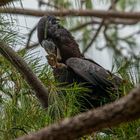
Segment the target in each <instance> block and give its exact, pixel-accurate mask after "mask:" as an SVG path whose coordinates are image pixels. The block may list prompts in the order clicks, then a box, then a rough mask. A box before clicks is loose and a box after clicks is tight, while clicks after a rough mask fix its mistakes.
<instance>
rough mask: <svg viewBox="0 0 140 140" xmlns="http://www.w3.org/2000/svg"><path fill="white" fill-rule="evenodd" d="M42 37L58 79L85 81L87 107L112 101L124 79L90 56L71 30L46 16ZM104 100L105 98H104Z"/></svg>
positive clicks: (40, 33) (40, 32)
mask: <svg viewBox="0 0 140 140" xmlns="http://www.w3.org/2000/svg"><path fill="white" fill-rule="evenodd" d="M37 32H38V40H39V43H40V44H41V45H42V47H44V48H45V50H46V51H47V52H48V62H49V64H50V65H51V66H52V68H53V73H54V76H55V78H56V79H57V80H58V81H60V82H67V83H73V82H77V83H85V84H84V85H85V87H87V88H89V89H90V91H89V92H88V93H87V94H88V95H89V96H87V98H86V100H85V104H84V105H85V106H86V107H87V108H91V107H92V106H94V107H97V106H100V105H101V102H100V100H101V99H104V102H102V103H106V102H110V101H112V97H111V94H110V93H112V94H115V93H117V92H118V90H119V86H120V85H121V82H122V80H121V78H119V77H117V76H115V75H114V74H112V73H111V72H109V71H108V70H106V69H104V68H103V67H102V66H100V65H99V64H97V63H96V62H94V61H92V60H90V59H86V58H85V57H84V56H83V55H82V54H81V52H80V50H79V46H78V44H77V43H76V41H75V40H74V38H73V36H72V35H71V33H70V32H69V31H68V30H67V29H65V28H64V27H63V26H61V25H60V24H59V19H57V18H55V17H54V16H44V17H42V18H41V19H40V21H39V23H38V27H37ZM102 101H103V100H102Z"/></svg>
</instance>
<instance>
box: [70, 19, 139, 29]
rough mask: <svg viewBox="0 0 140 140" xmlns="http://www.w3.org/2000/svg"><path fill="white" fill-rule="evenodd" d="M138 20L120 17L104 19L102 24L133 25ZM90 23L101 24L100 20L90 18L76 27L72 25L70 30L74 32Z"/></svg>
mask: <svg viewBox="0 0 140 140" xmlns="http://www.w3.org/2000/svg"><path fill="white" fill-rule="evenodd" d="M137 23H138V21H137V20H122V19H106V20H105V23H104V24H122V25H134V24H137ZM92 24H101V21H97V20H92V21H89V22H86V23H83V24H80V25H78V26H76V27H73V28H71V29H70V31H71V32H75V31H77V30H80V29H82V28H84V27H86V26H88V25H92Z"/></svg>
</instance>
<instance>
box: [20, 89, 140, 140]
mask: <svg viewBox="0 0 140 140" xmlns="http://www.w3.org/2000/svg"><path fill="white" fill-rule="evenodd" d="M139 117H140V87H138V88H136V89H134V90H132V91H131V92H130V93H129V94H128V95H127V96H125V97H123V98H121V99H119V100H118V101H115V102H113V103H111V104H107V105H105V106H103V107H100V108H97V109H95V110H91V111H88V112H86V113H82V114H80V115H78V116H75V117H73V118H69V119H64V120H63V121H62V122H60V123H58V124H54V125H51V126H49V127H46V128H43V129H42V130H40V131H38V132H36V133H32V134H30V135H27V136H23V137H21V138H18V139H17V140H73V139H76V138H79V137H81V136H83V135H86V134H90V133H92V132H95V131H101V130H102V129H103V128H106V127H112V126H116V125H118V124H120V123H123V122H128V121H131V120H135V119H138V118H139Z"/></svg>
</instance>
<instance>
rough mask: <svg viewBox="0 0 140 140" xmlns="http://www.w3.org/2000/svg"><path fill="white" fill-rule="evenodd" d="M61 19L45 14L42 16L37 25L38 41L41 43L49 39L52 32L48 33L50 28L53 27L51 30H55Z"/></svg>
mask: <svg viewBox="0 0 140 140" xmlns="http://www.w3.org/2000/svg"><path fill="white" fill-rule="evenodd" d="M59 21H60V19H58V18H56V17H54V16H44V17H42V18H41V19H40V20H39V22H38V25H37V36H38V41H39V43H40V44H41V43H42V41H43V40H47V39H48V38H49V37H50V36H51V34H49V33H48V30H50V29H51V31H50V32H53V30H55V29H56V28H57V26H58V25H59Z"/></svg>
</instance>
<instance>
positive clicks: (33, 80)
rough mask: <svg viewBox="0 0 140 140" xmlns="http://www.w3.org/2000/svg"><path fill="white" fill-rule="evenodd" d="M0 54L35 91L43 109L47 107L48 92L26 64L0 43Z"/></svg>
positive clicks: (10, 49)
mask: <svg viewBox="0 0 140 140" xmlns="http://www.w3.org/2000/svg"><path fill="white" fill-rule="evenodd" d="M0 53H1V54H2V55H3V56H4V57H5V58H6V59H7V60H9V61H10V62H11V63H12V64H13V65H14V66H15V67H16V69H17V70H18V71H19V72H20V73H21V74H22V75H23V77H24V78H25V80H26V81H27V83H28V84H29V85H30V86H31V87H32V89H33V90H34V91H35V93H36V96H37V98H38V99H39V100H40V102H41V104H42V106H43V107H44V108H47V107H48V94H49V93H48V90H47V89H46V87H45V86H44V85H43V84H42V82H41V81H40V79H39V78H38V77H37V76H36V75H35V74H34V73H33V71H32V70H31V68H30V67H29V66H28V65H27V64H26V62H25V61H24V60H23V59H22V58H21V57H20V56H18V55H17V53H15V52H14V50H13V49H12V48H10V47H8V46H7V45H5V44H3V43H1V42H0Z"/></svg>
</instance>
